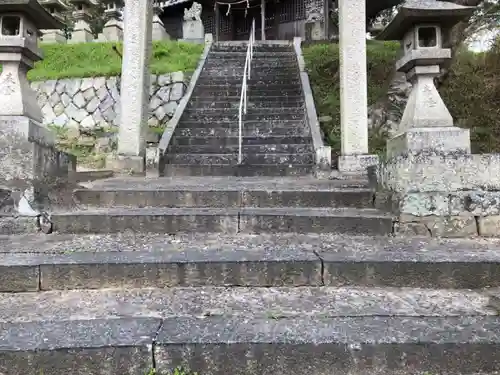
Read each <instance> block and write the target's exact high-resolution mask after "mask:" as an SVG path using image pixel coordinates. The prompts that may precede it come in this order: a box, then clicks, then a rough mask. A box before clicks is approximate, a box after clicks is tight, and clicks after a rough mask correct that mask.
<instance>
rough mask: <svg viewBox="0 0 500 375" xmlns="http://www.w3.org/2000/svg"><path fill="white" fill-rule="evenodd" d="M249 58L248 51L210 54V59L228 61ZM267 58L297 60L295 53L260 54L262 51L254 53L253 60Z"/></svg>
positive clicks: (213, 52)
mask: <svg viewBox="0 0 500 375" xmlns="http://www.w3.org/2000/svg"><path fill="white" fill-rule="evenodd" d="M246 57H247V53H246V51H241V52H229V51H222V52H219V51H210V53H209V54H208V58H209V59H214V58H215V59H227V58H242V59H243V60H245V59H246ZM266 58H272V59H281V58H289V59H296V58H297V57H296V55H295V52H293V51H266V52H260V51H254V53H253V59H255V60H261V59H266Z"/></svg>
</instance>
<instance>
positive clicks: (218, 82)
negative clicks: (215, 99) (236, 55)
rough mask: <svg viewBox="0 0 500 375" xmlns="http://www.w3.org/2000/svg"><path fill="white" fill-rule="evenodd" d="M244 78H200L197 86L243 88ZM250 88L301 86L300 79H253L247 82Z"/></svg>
mask: <svg viewBox="0 0 500 375" xmlns="http://www.w3.org/2000/svg"><path fill="white" fill-rule="evenodd" d="M242 81H243V77H227V76H226V77H224V78H222V77H216V78H214V77H210V76H205V77H200V79H199V80H198V82H197V84H198V85H210V86H214V87H219V86H241V85H242ZM247 82H248V86H249V88H253V87H260V86H265V87H269V86H276V85H280V86H284V87H288V86H289V85H296V86H300V79H299V78H298V77H251V78H250V79H249V80H247Z"/></svg>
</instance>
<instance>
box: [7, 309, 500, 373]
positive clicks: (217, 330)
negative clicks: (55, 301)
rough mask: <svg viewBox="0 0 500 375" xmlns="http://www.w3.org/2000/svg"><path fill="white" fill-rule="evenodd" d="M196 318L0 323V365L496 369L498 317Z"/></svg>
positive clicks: (19, 368)
mask: <svg viewBox="0 0 500 375" xmlns="http://www.w3.org/2000/svg"><path fill="white" fill-rule="evenodd" d="M51 302H52V301H51ZM120 312H121V311H120ZM200 313H203V312H200ZM200 315H201V314H200ZM200 315H197V316H175V317H174V316H167V317H165V318H164V319H162V318H158V317H150V318H144V317H137V318H129V317H127V316H126V314H123V315H122V316H120V317H119V318H116V317H114V316H110V317H108V318H104V319H85V318H82V317H80V316H78V315H77V314H75V317H74V319H53V320H50V321H49V320H47V321H29V320H28V321H26V319H25V320H22V319H20V320H19V321H16V322H12V323H10V322H9V323H3V326H4V329H3V330H2V332H1V333H0V344H1V346H0V361H1V362H0V370H1V371H2V373H6V374H8V373H11V374H34V373H35V372H34V371H31V372H30V370H31V369H33V368H36V369H37V370H38V369H40V372H41V373H44V374H45V373H48V374H51V375H64V374H67V373H74V374H85V373H92V374H102V375H111V374H132V375H143V374H146V373H150V372H151V370H152V368H153V366H154V373H158V374H170V373H172V371H173V370H174V369H175V368H178V367H184V368H189V369H190V370H192V371H196V372H193V373H199V374H207V375H225V374H234V375H260V374H265V373H266V372H267V373H272V374H275V375H288V374H308V373H312V374H332V373H335V374H336V373H339V374H344V373H345V374H378V373H380V374H387V375H400V374H417V373H418V374H426V373H428V372H427V370H428V369H431V371H432V372H430V373H433V374H438V373H439V374H457V375H471V374H480V375H486V374H491V375H493V374H497V371H498V369H499V368H500V361H499V359H498V358H499V357H500V349H499V348H500V345H499V342H500V339H499V337H498V331H499V330H500V318H498V317H493V316H479V317H470V316H464V317H456V316H453V317H410V318H408V317H398V316H396V317H373V316H370V317H337V318H320V317H313V318H311V317H298V316H297V317H291V318H287V317H283V318H281V317H278V318H273V317H263V316H262V317H248V318H244V317H242V316H235V317H230V316H224V315H221V316H217V315H216V316H208V317H203V316H200ZM277 316H279V315H277ZM32 332H36V336H35V335H33V334H32ZM68 332H71V334H68ZM479 333H480V334H479ZM41 340H43V342H42V341H41ZM89 348H92V349H89ZM82 353H85V354H84V355H82ZM153 353H154V354H153ZM27 358H29V361H28V360H27ZM89 370H90V371H92V372H90V371H89Z"/></svg>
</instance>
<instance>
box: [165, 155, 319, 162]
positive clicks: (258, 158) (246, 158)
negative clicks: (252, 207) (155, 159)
mask: <svg viewBox="0 0 500 375" xmlns="http://www.w3.org/2000/svg"><path fill="white" fill-rule="evenodd" d="M242 157H243V164H249V165H253V164H257V165H265V164H270V165H275V164H277V165H282V164H284V165H290V164H313V163H314V154H313V153H312V152H308V153H303V154H299V153H287V154H286V153H261V154H254V153H244V154H243V155H242ZM164 158H165V163H167V164H194V165H235V164H238V154H237V153H231V154H201V153H188V154H174V153H167V154H166V155H165V156H164Z"/></svg>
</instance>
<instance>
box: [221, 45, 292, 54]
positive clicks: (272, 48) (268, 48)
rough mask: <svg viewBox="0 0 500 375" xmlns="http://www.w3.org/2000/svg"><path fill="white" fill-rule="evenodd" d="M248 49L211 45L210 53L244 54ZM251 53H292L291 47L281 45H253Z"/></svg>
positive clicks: (242, 46)
mask: <svg viewBox="0 0 500 375" xmlns="http://www.w3.org/2000/svg"><path fill="white" fill-rule="evenodd" d="M247 49H248V44H247V45H239V46H235V45H232V46H227V45H216V44H214V45H212V49H211V51H214V52H244V53H246V52H247ZM253 51H254V53H255V52H294V48H293V46H281V45H256V44H254V45H253Z"/></svg>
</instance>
